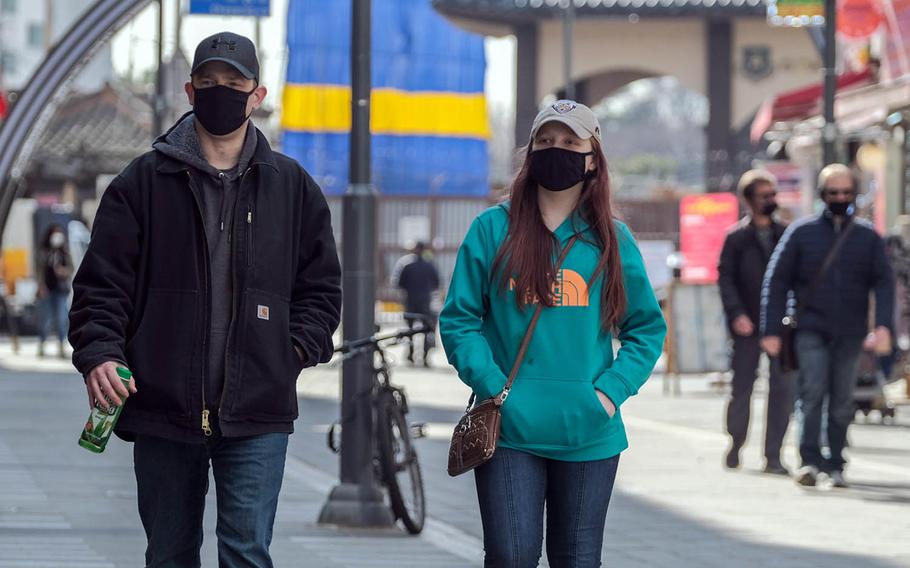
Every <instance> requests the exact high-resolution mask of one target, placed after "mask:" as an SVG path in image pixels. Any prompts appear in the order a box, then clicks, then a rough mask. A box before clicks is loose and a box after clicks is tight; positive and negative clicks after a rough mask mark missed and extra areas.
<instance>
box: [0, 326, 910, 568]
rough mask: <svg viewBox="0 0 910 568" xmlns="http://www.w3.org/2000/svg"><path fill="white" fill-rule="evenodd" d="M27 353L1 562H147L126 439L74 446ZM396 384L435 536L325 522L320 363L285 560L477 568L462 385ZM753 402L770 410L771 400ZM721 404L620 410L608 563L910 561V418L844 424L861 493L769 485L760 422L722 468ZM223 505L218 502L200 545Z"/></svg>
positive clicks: (2, 492) (1, 450) (48, 371)
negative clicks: (453, 434) (624, 429)
mask: <svg viewBox="0 0 910 568" xmlns="http://www.w3.org/2000/svg"><path fill="white" fill-rule="evenodd" d="M30 350H31V351H30ZM33 352H34V345H33V344H32V345H29V344H26V345H24V346H23V355H20V356H14V355H13V354H11V353H10V351H9V347H8V345H6V344H4V343H2V342H0V367H2V368H0V567H2V568H11V567H36V568H54V567H58V566H59V567H63V566H66V567H76V568H79V567H82V566H85V567H89V566H91V567H92V568H98V567H118V568H119V567H135V566H140V565H142V552H143V549H144V538H143V534H142V530H141V526H140V525H139V522H138V517H137V514H136V510H135V484H134V481H133V478H132V470H131V456H130V454H129V450H130V447H129V445H128V444H125V443H123V442H121V441H119V440H115V441H113V442H112V443H111V445H110V447H109V448H108V450H107V451H106V452H105V453H104V454H102V455H100V456H96V455H93V454H90V453H89V452H86V451H84V450H82V449H81V448H79V447H78V446H77V445H76V443H75V441H76V437H77V435H78V433H79V429H80V427H81V424H82V423H83V421H84V419H85V416H84V414H85V413H86V412H87V410H88V409H87V407H86V403H85V394H84V390H83V388H82V385H81V381H80V379H79V378H78V377H77V376H76V375H75V373H74V372H73V371H72V370H71V368H70V367H69V365H68V363H66V362H65V361H56V360H52V359H48V360H42V361H38V362H36V361H35V359H34V358H33V356H32V355H31V354H32V353H33ZM437 362H438V363H440V367H441V366H442V365H441V364H442V361H437ZM395 378H396V381H398V382H401V383H404V384H405V385H406V386H407V388H408V393H409V395H410V398H411V401H412V405H413V406H414V407H415V409H414V419H415V420H425V421H428V422H430V423H431V428H430V433H431V436H430V439H427V440H422V441H420V442H419V452H420V457H421V463H422V465H423V469H424V472H425V476H426V485H427V499H428V506H429V513H430V519H429V522H428V524H427V530H426V531H425V532H424V534H423V535H421V536H420V537H419V538H413V537H408V536H406V535H404V534H403V532H402V531H400V530H398V529H389V530H383V531H357V530H350V529H339V528H333V527H321V526H317V525H316V524H315V522H314V521H315V519H316V517H317V515H318V512H319V509H320V508H321V506H322V504H323V503H324V501H325V496H326V494H327V492H328V490H329V489H330V488H331V486H332V485H333V484H334V477H335V473H336V471H337V457H336V456H334V455H332V454H330V453H329V452H328V450H326V449H325V448H324V443H325V427H326V425H327V424H328V423H330V422H331V421H332V420H333V419H334V418H335V417H336V416H337V414H338V407H337V400H336V397H337V392H338V370H337V368H332V367H323V368H320V369H315V370H310V371H307V372H306V373H304V374H303V375H302V376H301V378H300V381H299V383H298V390H299V392H300V394H301V400H300V409H301V418H300V420H299V421H298V423H297V433H296V434H294V435H293V436H292V437H291V446H290V451H289V454H290V455H289V459H288V467H287V470H286V474H285V482H284V490H283V492H282V498H281V502H280V505H279V511H278V520H277V524H276V531H275V540H274V543H273V554H274V557H275V560H276V565H277V566H281V567H287V566H290V567H302V568H309V567H320V568H321V567H331V568H334V567H371V566H376V567H383V566H389V567H393V566H394V567H403V568H409V567H415V568H416V567H449V566H451V567H467V566H480V565H481V552H480V550H481V548H482V546H481V543H480V537H481V535H480V533H479V530H478V527H477V525H478V522H477V519H478V517H477V509H476V503H475V500H474V494H473V481H472V479H471V476H469V475H468V476H463V477H460V478H456V479H451V478H449V477H448V476H447V475H446V474H445V470H444V467H445V465H444V464H445V453H446V443H447V437H448V435H449V433H450V431H451V425H452V424H453V423H454V421H455V420H456V419H457V418H458V416H459V414H460V410H461V409H462V408H463V405H464V402H465V400H466V397H467V389H466V388H465V387H464V386H463V385H462V384H461V383H460V382H458V380H457V378H456V377H454V375H453V374H452V373H451V372H450V371H448V370H444V369H442V368H440V369H432V370H422V369H420V370H418V369H409V368H402V369H400V371H399V372H398V373H397V375H396V377H395ZM758 399H759V400H757V401H756V405H755V406H756V408H755V415H756V416H761V415H763V410H762V408H761V405H762V403H763V395H762V393H759V396H758ZM723 406H724V398H723V395H722V394H719V393H718V392H716V391H715V390H714V389H713V388H712V387H711V386H710V385H709V382H708V381H707V380H706V379H704V378H695V379H691V380H688V381H684V383H683V395H682V396H681V397H665V396H663V395H662V394H661V391H660V381H659V379H655V380H654V381H652V382H651V383H649V385H647V386H646V388H645V389H643V392H642V393H641V395H640V396H639V397H637V398H635V399H632V400H630V401H629V402H628V403H627V404H626V405H625V406H624V419H625V420H626V422H627V423H628V426H629V433H630V438H631V440H632V448H631V449H630V450H629V451H628V452H626V453H625V454H624V455H623V458H622V465H621V467H620V474H619V478H618V481H617V488H616V493H615V496H614V501H613V504H612V505H611V509H610V515H609V518H608V522H607V532H606V540H605V545H604V551H603V560H604V564H605V566H608V567H617V568H640V567H661V568H667V567H674V568H676V567H692V568H695V567H697V568H702V567H706V568H707V567H736V568H740V567H745V568H749V567H762V566H769V567H770V566H774V567H794V568H795V567H800V568H821V567H824V568H828V567H831V568H839V567H844V568H847V567H851V568H852V567H857V568H860V567H861V568H890V567H899V566H904V567H910V539H908V538H907V535H908V534H910V438H908V433H910V408H900V409H899V411H898V424H897V425H893V426H880V425H877V424H859V425H855V426H854V427H853V428H852V429H851V442H852V448H851V451H850V456H851V463H852V466H851V468H850V470H849V472H848V473H849V477H850V479H851V480H852V481H853V483H854V484H853V487H852V488H851V489H849V490H846V491H838V490H825V489H819V490H804V489H801V488H799V487H797V486H796V485H795V484H794V483H793V482H792V481H790V480H788V479H782V478H776V477H768V476H764V475H761V474H760V473H759V472H758V470H759V468H760V465H761V463H760V460H759V455H760V448H759V445H758V444H757V442H756V441H755V440H757V439H758V438H759V436H760V434H761V428H754V429H753V438H754V439H753V441H752V443H751V444H750V446H748V447H747V450H746V453H745V455H744V457H745V464H744V468H743V470H742V471H740V472H728V471H724V470H723V469H722V468H721V467H720V462H721V456H722V453H723V451H724V448H725V445H726V440H725V438H724V436H723V435H722V434H721V418H722V414H723ZM791 434H792V431H791ZM787 451H788V454H787V455H786V457H785V460H786V461H788V462H789V463H790V464H793V463H795V456H794V452H793V447H792V440H790V444H789V445H788V450H787ZM214 505H215V503H214V497H211V498H210V500H209V507H208V510H207V517H206V526H207V536H208V535H213V533H214V528H213V515H212V512H213V510H214ZM203 558H204V560H203V565H204V566H214V565H216V562H215V543H214V538H213V537H208V538H207V540H206V542H205V545H204V547H203ZM542 565H543V566H545V565H546V564H542Z"/></svg>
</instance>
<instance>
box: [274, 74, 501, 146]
mask: <svg viewBox="0 0 910 568" xmlns="http://www.w3.org/2000/svg"><path fill="white" fill-rule="evenodd" d="M371 103H372V109H371V112H370V130H371V131H372V132H373V134H392V135H399V136H446V137H456V138H481V139H487V138H489V137H490V125H489V120H488V119H487V103H486V99H485V98H484V95H483V93H471V94H463V93H441V92H425V91H421V92H408V91H401V90H398V89H385V88H383V89H374V90H373V95H372V100H371ZM282 105H283V110H282V115H281V126H282V128H284V129H286V130H294V131H302V132H335V133H343V132H349V131H350V129H351V89H350V88H349V87H343V86H337V85H294V84H288V85H286V86H285V88H284V98H283V102H282Z"/></svg>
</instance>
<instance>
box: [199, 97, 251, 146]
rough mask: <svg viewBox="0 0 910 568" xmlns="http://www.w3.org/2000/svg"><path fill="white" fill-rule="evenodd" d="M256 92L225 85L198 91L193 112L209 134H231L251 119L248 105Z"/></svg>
mask: <svg viewBox="0 0 910 568" xmlns="http://www.w3.org/2000/svg"><path fill="white" fill-rule="evenodd" d="M255 90H256V89H255V88H254V89H253V90H252V91H249V92H245V91H238V90H237V89H232V88H230V87H226V86H224V85H215V86H214V87H206V88H205V89H196V96H195V99H194V102H193V112H194V113H195V114H196V118H198V119H199V123H200V124H202V127H203V128H205V129H206V130H207V131H208V132H210V133H212V134H214V135H215V136H224V135H225V134H230V133H231V132H234V131H235V130H237V129H238V128H240V127H241V126H243V123H244V122H246V119H248V118H249V117H250V115H248V114H247V113H246V103H247V100H248V99H249V98H250V95H252V94H253V91H255Z"/></svg>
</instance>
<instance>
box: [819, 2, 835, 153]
mask: <svg viewBox="0 0 910 568" xmlns="http://www.w3.org/2000/svg"><path fill="white" fill-rule="evenodd" d="M836 7H837V5H836V0H825V52H824V74H825V100H824V116H825V126H824V130H822V144H823V145H822V148H823V150H822V152H823V154H822V158H823V161H824V164H823V165H825V166H827V165H828V164H830V163H833V162H836V161H837V124H836V123H835V122H834V97H835V95H836V94H837V68H836V67H837V39H836V31H837V9H836Z"/></svg>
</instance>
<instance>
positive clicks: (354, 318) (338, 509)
mask: <svg viewBox="0 0 910 568" xmlns="http://www.w3.org/2000/svg"><path fill="white" fill-rule="evenodd" d="M352 3H353V14H352V16H353V17H352V26H351V151H350V160H351V161H350V185H349V186H348V190H347V193H345V195H344V197H343V199H342V230H343V231H344V235H343V238H342V241H343V242H342V260H343V263H344V267H343V276H342V278H343V282H342V285H343V286H344V313H343V320H342V328H343V332H344V339H345V340H350V339H359V338H361V337H367V336H369V335H371V334H372V333H373V328H374V325H375V316H374V313H375V312H374V310H375V304H376V288H375V286H376V280H375V279H376V275H375V270H374V263H375V259H376V244H375V241H374V236H375V233H376V196H375V193H374V191H373V187H372V185H371V184H370V89H371V79H370V24H371V18H370V0H352ZM372 375H373V358H372V356H371V355H368V354H361V355H358V356H356V357H352V358H350V359H348V360H346V361H345V362H344V365H343V367H342V388H341V425H342V431H341V483H340V484H339V485H336V486H335V488H334V489H333V490H332V492H331V494H330V495H329V499H328V501H327V502H326V504H325V506H324V507H323V509H322V512H321V513H320V515H319V522H320V523H326V524H334V525H348V526H388V525H391V524H392V523H393V522H394V519H393V518H392V514H391V511H390V510H389V508H388V507H387V506H386V505H385V502H384V500H383V494H382V490H381V489H380V488H379V486H378V485H377V483H376V479H375V475H374V470H373V407H372V400H371V393H372V387H373V376H372Z"/></svg>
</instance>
